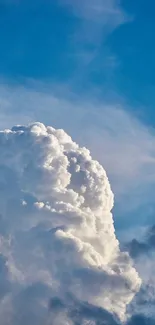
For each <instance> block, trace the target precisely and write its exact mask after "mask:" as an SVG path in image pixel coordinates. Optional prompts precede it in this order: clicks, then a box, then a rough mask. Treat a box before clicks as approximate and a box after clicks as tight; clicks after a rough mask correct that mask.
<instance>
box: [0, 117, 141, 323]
mask: <svg viewBox="0 0 155 325" xmlns="http://www.w3.org/2000/svg"><path fill="white" fill-rule="evenodd" d="M0 194H1V195H0V211H1V216H0V250H1V255H0V271H1V272H0V287H1V290H0V319H1V325H14V324H16V325H20V324H21V325H31V324H32V325H35V324H36V325H51V324H53V325H55V324H57V325H61V324H63V325H64V324H65V325H73V324H75V325H76V324H81V325H87V324H90V325H97V324H98V325H100V324H110V325H111V324H117V322H124V321H126V318H127V317H128V316H129V315H128V314H127V312H126V310H127V306H128V305H129V304H130V302H131V301H132V299H133V298H134V296H135V294H136V293H137V292H138V291H139V289H140V286H141V279H140V277H139V275H138V273H137V272H136V270H135V268H134V267H133V265H132V260H131V258H130V257H129V254H128V253H127V252H121V251H120V248H119V242H118V240H117V239H116V236H115V230H114V225H113V217H112V214H111V209H112V207H113V193H112V191H111V188H110V184H109V181H108V178H107V176H106V172H105V170H104V169H103V168H102V166H101V165H100V164H99V163H98V162H97V161H94V160H92V158H91V156H90V153H89V151H88V150H87V149H86V148H80V147H79V146H78V145H77V144H76V143H75V142H73V141H72V139H71V138H70V137H69V136H68V135H67V134H66V133H65V132H64V131H63V130H55V129H54V128H52V127H46V126H45V125H43V124H41V123H34V124H32V125H28V126H16V127H13V128H12V130H5V131H1V132H0ZM102 318H103V319H102Z"/></svg>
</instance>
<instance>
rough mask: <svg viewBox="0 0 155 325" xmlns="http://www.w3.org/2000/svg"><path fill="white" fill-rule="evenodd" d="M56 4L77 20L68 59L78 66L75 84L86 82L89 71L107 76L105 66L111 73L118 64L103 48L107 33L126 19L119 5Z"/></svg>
mask: <svg viewBox="0 0 155 325" xmlns="http://www.w3.org/2000/svg"><path fill="white" fill-rule="evenodd" d="M59 3H60V4H61V5H62V6H64V8H66V10H67V11H69V12H70V13H72V14H73V15H74V16H75V17H76V18H77V19H76V24H75V30H74V33H73V34H72V37H71V44H72V45H71V51H70V56H72V57H74V58H75V61H76V64H77V68H76V75H75V79H76V81H77V82H78V81H79V82H80V80H82V79H85V80H86V79H87V77H88V76H89V75H90V73H91V72H92V71H93V72H94V71H99V70H100V71H101V70H102V71H103V75H104V74H105V75H106V65H108V70H112V71H113V70H114V69H115V68H116V67H117V65H118V60H117V58H116V57H115V55H114V53H111V51H110V49H109V48H108V47H107V46H106V45H105V41H106V39H107V37H108V36H109V34H110V33H112V32H113V31H114V30H115V29H116V28H117V27H119V26H120V25H123V24H124V23H125V22H126V21H128V19H129V17H128V15H127V13H125V12H124V11H123V9H122V7H121V5H120V2H119V1H118V0H85V1H82V0H79V1H76V0H73V1H72V0H59ZM101 48H102V50H101ZM111 58H113V59H112V60H111ZM103 62H104V63H103ZM110 62H111V65H110ZM109 73H110V71H109Z"/></svg>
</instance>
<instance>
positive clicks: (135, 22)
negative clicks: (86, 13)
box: [0, 0, 155, 125]
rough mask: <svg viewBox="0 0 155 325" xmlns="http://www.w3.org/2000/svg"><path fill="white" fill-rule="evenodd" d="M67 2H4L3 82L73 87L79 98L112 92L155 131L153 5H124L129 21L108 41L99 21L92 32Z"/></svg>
mask: <svg viewBox="0 0 155 325" xmlns="http://www.w3.org/2000/svg"><path fill="white" fill-rule="evenodd" d="M64 2H65V0H56V1H52V0H46V1H45V0H37V1H36V0H34V1H30V0H23V1H22V0H21V1H20V0H19V1H15V0H13V1H11V0H10V1H5V0H0V40H1V42H0V76H1V77H2V78H5V79H7V80H10V81H11V80H12V81H14V82H15V81H18V82H23V81H24V80H25V79H26V78H33V79H37V80H40V81H46V82H50V81H52V82H53V81H54V82H57V83H59V82H60V83H72V86H73V88H74V91H75V92H83V90H84V92H88V93H89V90H90V89H92V88H97V89H100V91H101V93H102V95H103V96H104V94H105V93H106V94H107V90H108V92H109V93H110V92H112V91H113V92H116V93H117V94H119V95H120V96H123V97H124V98H125V100H126V102H127V103H128V104H130V105H131V107H134V110H137V112H138V113H139V111H140V115H141V117H142V118H144V119H145V121H148V122H150V123H152V124H153V125H154V124H155V110H154V106H155V91H154V89H155V73H154V69H155V59H154V58H155V36H154V31H155V19H154V16H155V2H154V0H149V1H146V0H137V1H135V0H122V3H121V7H122V10H124V11H125V12H126V14H127V15H128V19H127V20H126V23H124V24H121V25H119V24H118V26H117V28H115V29H114V28H113V30H111V32H109V31H108V33H107V35H106V37H105V30H106V28H107V27H104V26H102V28H99V23H98V21H96V22H95V23H94V24H92V25H91V28H92V30H91V29H90V30H89V24H87V25H86V23H85V21H84V17H83V16H82V15H81V16H80V15H77V14H75V11H73V10H71V8H70V7H69V6H65V5H62V4H64ZM73 3H74V0H73ZM92 20H93V19H92ZM101 20H102V16H101ZM84 25H86V26H85V27H84ZM89 33H90V34H89ZM93 33H94V36H92V35H93ZM82 35H83V37H82ZM146 107H147V111H146ZM140 109H141V110H140Z"/></svg>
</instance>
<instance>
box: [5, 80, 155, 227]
mask: <svg viewBox="0 0 155 325" xmlns="http://www.w3.org/2000/svg"><path fill="white" fill-rule="evenodd" d="M51 89H52V90H51ZM51 89H50V88H49V89H47V87H46V85H44V86H43V85H40V86H37V87H36V86H35V85H33V87H31V89H30V88H24V87H18V86H14V87H9V86H8V87H6V86H3V87H2V86H1V87H0V105H1V106H0V107H1V119H0V127H1V128H4V127H11V125H12V124H16V122H17V121H18V123H19V124H22V123H28V122H32V121H34V120H42V121H43V122H44V123H49V124H52V125H54V127H56V128H63V129H65V130H67V132H69V133H70V134H71V136H72V137H73V138H74V139H76V140H77V141H78V142H79V143H80V144H81V145H86V146H87V147H88V148H90V149H91V152H92V153H93V155H94V157H95V158H96V159H98V160H99V161H100V162H101V163H102V164H103V165H104V166H105V168H106V170H107V172H108V175H109V177H110V180H111V183H112V188H113V189H114V192H115V197H116V199H115V200H116V203H117V205H118V208H119V209H118V212H119V213H120V214H121V215H123V216H124V214H125V213H126V212H129V213H130V214H131V212H132V215H133V220H132V217H131V216H130V220H131V223H132V222H133V223H134V224H135V222H137V223H139V224H140V223H142V222H143V221H144V220H143V219H146V218H148V217H149V215H150V216H151V215H154V212H153V211H154V194H153V193H154V186H155V163H154V162H155V158H154V148H155V136H154V131H153V130H152V129H151V128H149V127H148V126H146V125H144V124H143V123H142V122H141V121H139V120H138V118H136V117H135V116H134V115H133V114H130V113H129V111H127V109H126V107H125V105H123V104H122V105H119V106H118V105H114V104H113V105H111V106H109V105H108V104H106V103H104V102H103V103H101V101H100V102H98V101H96V102H95V101H93V100H92V99H91V98H90V99H89V100H87V101H85V100H83V99H82V98H75V97H74V95H73V94H71V93H69V92H68V89H67V88H65V89H59V91H58V90H57V91H56V90H55V87H54V86H53V87H51ZM139 209H140V210H141V212H140V216H139V217H135V215H137V211H138V210H139ZM122 222H123V220H122Z"/></svg>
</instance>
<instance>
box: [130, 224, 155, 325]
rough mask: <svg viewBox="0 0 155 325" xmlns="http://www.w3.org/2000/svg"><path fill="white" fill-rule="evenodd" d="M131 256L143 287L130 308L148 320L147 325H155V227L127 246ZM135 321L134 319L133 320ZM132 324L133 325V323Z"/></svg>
mask: <svg viewBox="0 0 155 325" xmlns="http://www.w3.org/2000/svg"><path fill="white" fill-rule="evenodd" d="M126 249H128V251H129V253H130V255H131V256H132V258H133V259H134V263H135V267H136V269H137V270H138V272H139V274H140V276H141V278H142V282H143V284H142V286H141V289H140V291H139V293H138V294H137V295H136V297H135V299H134V300H133V302H132V304H131V305H130V308H132V310H133V311H135V310H136V313H139V314H141V315H143V316H141V317H142V318H144V319H145V318H146V319H147V318H148V320H147V321H146V324H154V319H155V312H154V304H155V276H154V267H155V226H152V227H150V228H148V229H147V230H146V229H145V233H144V234H143V235H141V238H140V239H135V238H134V239H133V240H131V241H130V242H129V243H127V244H126ZM135 319H136V318H135ZM133 320H134V318H133ZM131 324H132V323H131Z"/></svg>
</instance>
